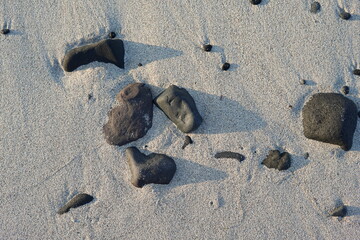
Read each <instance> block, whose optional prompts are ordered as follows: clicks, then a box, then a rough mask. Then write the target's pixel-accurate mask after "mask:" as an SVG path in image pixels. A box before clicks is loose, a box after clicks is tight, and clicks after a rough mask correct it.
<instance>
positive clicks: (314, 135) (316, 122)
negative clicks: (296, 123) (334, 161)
mask: <svg viewBox="0 0 360 240" xmlns="http://www.w3.org/2000/svg"><path fill="white" fill-rule="evenodd" d="M357 112H358V111H357V107H356V105H355V103H354V102H353V101H351V100H350V99H348V98H346V97H344V96H343V95H341V94H338V93H317V94H314V95H313V96H312V97H311V99H310V100H309V101H308V102H307V103H306V104H305V106H304V107H303V110H302V117H303V120H302V121H303V127H304V135H305V137H307V138H309V139H313V140H316V141H320V142H325V143H331V144H336V145H339V146H340V147H341V148H342V149H344V150H345V151H348V150H350V149H351V146H352V143H353V136H354V132H355V129H356V124H357Z"/></svg>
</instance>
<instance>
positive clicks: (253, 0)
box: [250, 0, 261, 5]
mask: <svg viewBox="0 0 360 240" xmlns="http://www.w3.org/2000/svg"><path fill="white" fill-rule="evenodd" d="M250 3H251V4H253V5H258V4H260V3H261V0H250Z"/></svg>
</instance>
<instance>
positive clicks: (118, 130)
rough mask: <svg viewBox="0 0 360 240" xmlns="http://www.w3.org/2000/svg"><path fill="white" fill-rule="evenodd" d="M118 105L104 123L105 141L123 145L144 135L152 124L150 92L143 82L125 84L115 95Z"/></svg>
mask: <svg viewBox="0 0 360 240" xmlns="http://www.w3.org/2000/svg"><path fill="white" fill-rule="evenodd" d="M116 99H117V100H118V102H119V106H117V107H115V108H113V109H112V110H111V111H110V112H109V113H108V116H109V121H108V122H107V123H106V124H105V125H104V128H103V132H104V134H105V139H106V141H107V142H108V143H109V144H111V145H118V146H121V145H124V144H127V143H129V142H132V141H135V140H137V139H139V138H142V137H143V136H145V134H146V133H147V131H148V130H149V129H150V128H151V126H152V118H153V102H152V94H151V91H150V89H149V88H148V87H146V86H145V84H143V83H134V84H129V85H127V86H126V87H125V88H124V89H123V90H121V91H120V92H119V94H118V95H117V96H116Z"/></svg>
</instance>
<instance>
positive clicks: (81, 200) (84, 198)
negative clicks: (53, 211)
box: [57, 193, 94, 215]
mask: <svg viewBox="0 0 360 240" xmlns="http://www.w3.org/2000/svg"><path fill="white" fill-rule="evenodd" d="M93 199H94V197H92V196H90V195H89V194H86V193H80V194H77V195H76V196H75V197H73V198H72V199H71V200H70V201H69V202H67V203H66V204H65V205H64V206H63V207H61V208H60V209H59V211H58V212H57V213H58V214H60V215H61V214H64V213H67V212H68V211H69V210H70V208H77V207H80V206H82V205H85V204H87V203H89V202H91V201H92V200H93Z"/></svg>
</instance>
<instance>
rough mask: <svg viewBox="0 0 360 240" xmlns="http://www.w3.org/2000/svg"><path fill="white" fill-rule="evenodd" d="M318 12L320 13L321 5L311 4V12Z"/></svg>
mask: <svg viewBox="0 0 360 240" xmlns="http://www.w3.org/2000/svg"><path fill="white" fill-rule="evenodd" d="M318 11H320V3H319V2H313V3H311V7H310V12H311V13H317V12H318Z"/></svg>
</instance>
